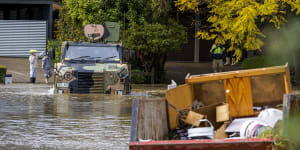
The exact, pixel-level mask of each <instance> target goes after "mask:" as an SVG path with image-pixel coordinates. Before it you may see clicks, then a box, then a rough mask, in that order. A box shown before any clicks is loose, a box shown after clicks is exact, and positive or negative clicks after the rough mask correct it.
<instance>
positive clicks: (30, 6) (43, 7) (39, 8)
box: [0, 0, 53, 57]
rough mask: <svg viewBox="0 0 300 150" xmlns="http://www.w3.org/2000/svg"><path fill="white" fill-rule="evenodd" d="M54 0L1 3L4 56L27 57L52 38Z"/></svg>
mask: <svg viewBox="0 0 300 150" xmlns="http://www.w3.org/2000/svg"><path fill="white" fill-rule="evenodd" d="M52 9H53V2H52V0H1V1H0V56H9V57H25V56H28V55H29V53H28V51H29V50H30V49H36V50H37V51H38V52H41V51H43V50H44V49H45V48H46V44H47V39H51V38H52V29H53V10H52Z"/></svg>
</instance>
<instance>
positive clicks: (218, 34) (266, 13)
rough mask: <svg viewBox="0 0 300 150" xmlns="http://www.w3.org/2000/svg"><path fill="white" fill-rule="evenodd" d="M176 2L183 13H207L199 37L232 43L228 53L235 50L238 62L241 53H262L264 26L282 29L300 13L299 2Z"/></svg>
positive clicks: (298, 76)
mask: <svg viewBox="0 0 300 150" xmlns="http://www.w3.org/2000/svg"><path fill="white" fill-rule="evenodd" d="M175 3H176V4H175V5H176V6H177V7H178V9H179V10H180V11H186V10H193V11H194V12H195V13H208V14H207V15H206V16H207V19H205V21H204V23H202V24H201V25H200V32H198V33H197V36H198V37H199V38H201V39H206V40H215V41H216V42H219V43H222V44H225V43H230V44H229V45H230V48H229V49H228V50H229V51H234V55H235V56H237V60H236V61H238V60H239V59H240V58H241V56H242V50H261V48H262V46H263V45H264V42H263V39H264V38H265V37H266V36H265V35H264V34H263V33H262V32H261V27H262V25H264V24H273V25H274V27H276V28H277V29H280V27H281V25H282V24H283V23H286V22H287V20H286V18H287V17H289V16H290V15H292V14H296V15H297V14H299V13H300V1H299V0H176V1H175ZM204 4H206V5H204ZM203 5H204V6H205V8H206V9H204V10H206V11H204V12H203ZM292 33H293V36H296V37H297V38H298V37H299V34H297V33H295V32H290V33H289V34H292ZM286 44H289V42H286ZM292 47H293V46H292ZM297 47H299V46H297ZM286 48H287V47H285V48H284V49H282V50H285V49H286ZM299 51H300V49H299V48H297V49H293V53H294V67H295V69H294V70H295V78H296V82H297V83H298V84H299V85H300V69H299V66H300V59H296V58H299V57H300V52H299ZM297 66H298V67H297Z"/></svg>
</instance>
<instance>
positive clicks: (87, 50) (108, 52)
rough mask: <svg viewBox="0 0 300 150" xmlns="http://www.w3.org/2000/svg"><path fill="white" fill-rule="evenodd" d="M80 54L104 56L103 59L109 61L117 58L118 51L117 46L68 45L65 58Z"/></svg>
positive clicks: (77, 56) (80, 55)
mask: <svg viewBox="0 0 300 150" xmlns="http://www.w3.org/2000/svg"><path fill="white" fill-rule="evenodd" d="M82 56H85V58H87V57H92V58H100V59H101V58H106V59H105V60H108V61H109V60H114V59H117V58H119V53H118V50H117V47H92V46H87V47H85V46H69V48H68V50H67V51H66V55H65V58H69V59H74V58H80V57H82Z"/></svg>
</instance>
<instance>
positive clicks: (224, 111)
mask: <svg viewBox="0 0 300 150" xmlns="http://www.w3.org/2000/svg"><path fill="white" fill-rule="evenodd" d="M216 115H217V116H216V119H217V120H216V121H217V122H224V121H229V116H230V112H229V104H227V103H226V104H223V105H220V106H217V107H216Z"/></svg>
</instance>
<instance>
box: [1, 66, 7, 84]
mask: <svg viewBox="0 0 300 150" xmlns="http://www.w3.org/2000/svg"><path fill="white" fill-rule="evenodd" d="M6 70H7V68H6V67H5V66H2V65H0V83H3V77H4V75H5V74H6Z"/></svg>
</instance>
